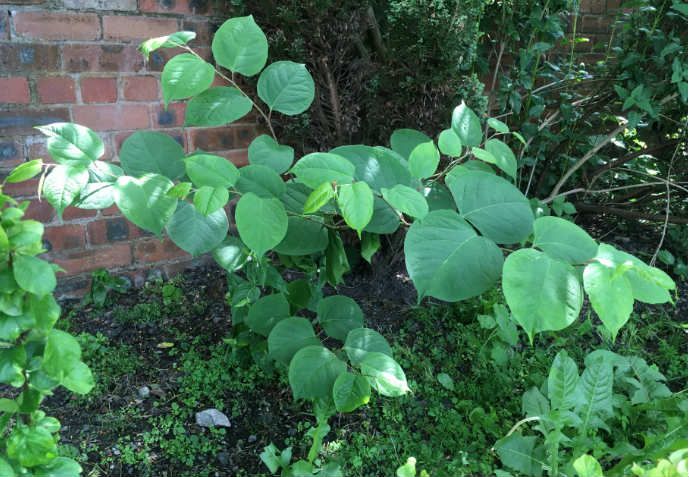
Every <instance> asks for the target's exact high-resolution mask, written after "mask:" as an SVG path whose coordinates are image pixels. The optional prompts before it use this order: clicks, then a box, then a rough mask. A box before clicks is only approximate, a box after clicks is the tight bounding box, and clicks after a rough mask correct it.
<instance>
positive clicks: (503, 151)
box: [483, 139, 517, 179]
mask: <svg viewBox="0 0 689 477" xmlns="http://www.w3.org/2000/svg"><path fill="white" fill-rule="evenodd" d="M483 147H484V148H485V149H486V151H488V152H489V153H490V154H491V155H492V156H493V157H494V158H495V165H496V166H498V169H500V170H502V171H503V172H504V173H505V174H507V175H508V176H510V177H511V178H512V179H515V178H516V177H517V158H516V157H514V153H513V152H512V149H510V147H509V146H508V145H507V144H505V143H504V142H502V141H500V140H499V139H489V140H487V141H486V143H485V144H484V146H483Z"/></svg>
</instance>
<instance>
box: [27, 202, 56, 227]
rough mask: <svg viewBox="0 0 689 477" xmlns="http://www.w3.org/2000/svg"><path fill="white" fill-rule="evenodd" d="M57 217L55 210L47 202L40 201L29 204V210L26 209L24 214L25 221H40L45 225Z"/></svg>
mask: <svg viewBox="0 0 689 477" xmlns="http://www.w3.org/2000/svg"><path fill="white" fill-rule="evenodd" d="M54 216H55V209H53V206H52V205H50V204H49V203H48V202H46V201H45V200H41V201H39V200H38V199H36V200H32V201H31V203H30V204H29V208H28V209H26V213H25V214H24V218H25V219H32V220H38V221H39V222H43V223H44V224H47V223H49V222H50V221H51V220H52V219H53V217H54Z"/></svg>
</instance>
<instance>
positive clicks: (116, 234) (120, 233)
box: [87, 217, 150, 245]
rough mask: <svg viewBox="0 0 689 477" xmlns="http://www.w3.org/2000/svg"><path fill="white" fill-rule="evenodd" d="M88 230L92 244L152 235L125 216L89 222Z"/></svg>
mask: <svg viewBox="0 0 689 477" xmlns="http://www.w3.org/2000/svg"><path fill="white" fill-rule="evenodd" d="M87 230H88V239H89V244H91V245H104V244H106V243H111V242H121V241H123V240H132V239H136V238H139V237H143V236H145V235H150V234H149V233H148V232H145V231H144V230H141V229H140V228H138V227H137V226H136V225H134V224H132V223H131V222H129V221H128V220H127V219H125V218H124V217H114V218H107V219H100V220H94V221H93V222H89V224H88V226H87Z"/></svg>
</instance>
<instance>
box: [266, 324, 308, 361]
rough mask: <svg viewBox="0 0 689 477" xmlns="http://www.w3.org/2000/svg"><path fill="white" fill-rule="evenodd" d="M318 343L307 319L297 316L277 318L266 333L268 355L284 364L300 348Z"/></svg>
mask: <svg viewBox="0 0 689 477" xmlns="http://www.w3.org/2000/svg"><path fill="white" fill-rule="evenodd" d="M320 344H321V342H320V341H319V340H318V338H317V337H316V334H315V333H314V331H313V326H311V323H310V322H309V320H307V319H306V318H301V317H298V316H293V317H289V318H283V319H279V320H278V322H277V323H275V325H274V326H273V329H272V330H271V331H270V334H269V335H268V353H269V354H270V357H271V358H273V359H274V360H276V361H280V362H281V363H284V364H289V362H290V360H291V359H292V357H293V356H294V355H295V354H296V353H297V351H299V350H300V349H302V348H304V347H306V346H314V345H320Z"/></svg>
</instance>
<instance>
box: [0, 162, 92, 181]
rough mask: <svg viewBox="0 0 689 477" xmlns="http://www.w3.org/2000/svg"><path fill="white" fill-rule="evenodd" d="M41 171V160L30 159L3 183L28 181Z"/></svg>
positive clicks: (12, 172)
mask: <svg viewBox="0 0 689 477" xmlns="http://www.w3.org/2000/svg"><path fill="white" fill-rule="evenodd" d="M99 162H100V161H99ZM42 170H43V159H32V160H30V161H27V162H23V163H21V164H19V165H18V166H17V167H15V168H14V169H12V171H10V173H9V174H8V175H7V177H5V182H6V183H8V184H16V183H17V182H24V181H28V180H29V179H32V178H34V177H36V176H37V175H38V174H40V173H41V171H42Z"/></svg>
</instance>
